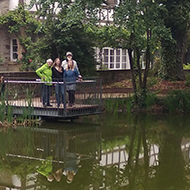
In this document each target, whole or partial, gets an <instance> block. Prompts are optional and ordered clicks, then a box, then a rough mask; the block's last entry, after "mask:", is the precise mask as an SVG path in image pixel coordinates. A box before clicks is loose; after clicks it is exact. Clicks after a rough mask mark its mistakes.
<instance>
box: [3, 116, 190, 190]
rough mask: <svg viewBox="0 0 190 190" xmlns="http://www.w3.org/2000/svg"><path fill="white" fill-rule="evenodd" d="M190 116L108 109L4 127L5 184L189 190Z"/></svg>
mask: <svg viewBox="0 0 190 190" xmlns="http://www.w3.org/2000/svg"><path fill="white" fill-rule="evenodd" d="M189 160H190V117H189V116H176V115H175V116H174V115H140V114H138V115H126V114H125V115H124V114H121V113H119V114H117V115H112V114H107V115H106V114H104V115H101V116H92V117H91V116H90V117H84V118H81V119H79V120H76V121H74V122H72V123H71V122H66V121H64V122H55V121H45V122H43V124H42V125H41V126H37V127H26V128H24V127H22V128H21V127H20V128H19V127H18V128H10V129H7V130H1V132H0V189H6V190H8V189H12V190H13V189H14V190H18V189H22V190H26V189H29V190H41V189H44V190H46V189H47V190H59V189H60V190H62V189H68V190H70V189H72V190H88V189H89V190H95V189H96V190H97V189H110V190H117V189H118V190H120V189H121V190H122V189H125V190H126V189H128V190H149V189H150V190H183V189H184V190H185V189H190V165H189Z"/></svg>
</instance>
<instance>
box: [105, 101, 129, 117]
mask: <svg viewBox="0 0 190 190" xmlns="http://www.w3.org/2000/svg"><path fill="white" fill-rule="evenodd" d="M104 107H105V110H106V112H108V113H114V114H116V113H118V111H127V112H129V113H130V112H131V98H130V97H128V98H106V99H105V101H104Z"/></svg>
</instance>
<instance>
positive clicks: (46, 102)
mask: <svg viewBox="0 0 190 190" xmlns="http://www.w3.org/2000/svg"><path fill="white" fill-rule="evenodd" d="M50 90H51V86H50V85H45V84H43V89H42V98H43V105H44V106H45V105H50V102H49V99H50Z"/></svg>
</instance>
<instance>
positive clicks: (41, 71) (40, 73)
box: [36, 65, 45, 78]
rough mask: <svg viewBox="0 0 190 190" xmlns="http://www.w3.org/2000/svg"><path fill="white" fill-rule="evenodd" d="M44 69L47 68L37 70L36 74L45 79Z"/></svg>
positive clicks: (42, 67)
mask: <svg viewBox="0 0 190 190" xmlns="http://www.w3.org/2000/svg"><path fill="white" fill-rule="evenodd" d="M44 69H45V67H44V65H42V66H41V67H40V68H39V69H37V70H36V74H37V75H38V76H39V77H40V78H42V77H43V75H42V73H43V71H44Z"/></svg>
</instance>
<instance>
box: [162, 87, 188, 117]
mask: <svg viewBox="0 0 190 190" xmlns="http://www.w3.org/2000/svg"><path fill="white" fill-rule="evenodd" d="M163 104H164V107H165V109H166V110H167V111H169V112H170V113H174V112H189V111H190V92H189V91H181V90H175V91H171V92H170V93H169V94H168V96H167V97H166V98H165V99H164V101H163Z"/></svg>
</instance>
